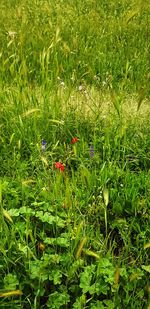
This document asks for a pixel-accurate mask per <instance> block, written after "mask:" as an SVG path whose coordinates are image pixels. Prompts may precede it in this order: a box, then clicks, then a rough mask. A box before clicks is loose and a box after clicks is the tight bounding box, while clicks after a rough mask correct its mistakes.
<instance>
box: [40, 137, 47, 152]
mask: <svg viewBox="0 0 150 309" xmlns="http://www.w3.org/2000/svg"><path fill="white" fill-rule="evenodd" d="M46 145H47V142H46V141H45V140H44V139H43V140H42V146H41V149H42V151H45V150H46Z"/></svg>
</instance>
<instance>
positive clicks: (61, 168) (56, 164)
mask: <svg viewBox="0 0 150 309" xmlns="http://www.w3.org/2000/svg"><path fill="white" fill-rule="evenodd" d="M55 168H57V169H59V170H60V172H63V171H64V169H65V166H64V165H63V164H62V163H60V162H56V163H55Z"/></svg>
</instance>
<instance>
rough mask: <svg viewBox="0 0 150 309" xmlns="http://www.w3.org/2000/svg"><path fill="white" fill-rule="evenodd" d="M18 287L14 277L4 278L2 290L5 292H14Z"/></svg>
mask: <svg viewBox="0 0 150 309" xmlns="http://www.w3.org/2000/svg"><path fill="white" fill-rule="evenodd" d="M18 285H19V281H18V279H17V276H16V275H13V274H7V275H6V276H5V277H4V288H5V289H6V290H16V288H17V286H18Z"/></svg>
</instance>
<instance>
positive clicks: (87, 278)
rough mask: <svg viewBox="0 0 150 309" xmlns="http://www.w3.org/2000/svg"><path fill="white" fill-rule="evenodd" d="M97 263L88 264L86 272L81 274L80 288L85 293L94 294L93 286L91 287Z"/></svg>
mask: <svg viewBox="0 0 150 309" xmlns="http://www.w3.org/2000/svg"><path fill="white" fill-rule="evenodd" d="M95 267H96V266H95V265H91V266H86V267H85V269H84V272H83V273H81V276H80V288H81V289H82V291H83V293H87V292H89V291H90V292H91V294H93V287H92V288H91V281H92V277H93V274H94V273H95Z"/></svg>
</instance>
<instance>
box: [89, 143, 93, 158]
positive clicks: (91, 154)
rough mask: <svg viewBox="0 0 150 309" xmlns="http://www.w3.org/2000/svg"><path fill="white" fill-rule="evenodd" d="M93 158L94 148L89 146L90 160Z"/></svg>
mask: <svg viewBox="0 0 150 309" xmlns="http://www.w3.org/2000/svg"><path fill="white" fill-rule="evenodd" d="M93 157H94V146H93V145H91V146H90V158H93Z"/></svg>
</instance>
